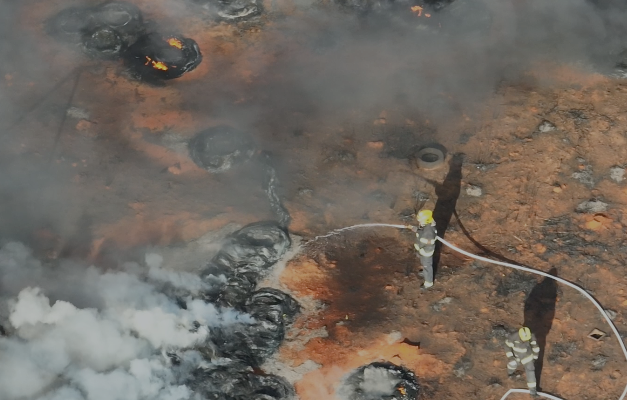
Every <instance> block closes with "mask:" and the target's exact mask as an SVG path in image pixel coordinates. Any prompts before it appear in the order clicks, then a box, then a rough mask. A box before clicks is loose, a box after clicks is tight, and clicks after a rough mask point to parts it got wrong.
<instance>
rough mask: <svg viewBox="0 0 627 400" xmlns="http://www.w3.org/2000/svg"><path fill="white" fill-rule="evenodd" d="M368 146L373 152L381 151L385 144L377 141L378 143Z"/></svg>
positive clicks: (370, 143) (371, 143) (369, 143)
mask: <svg viewBox="0 0 627 400" xmlns="http://www.w3.org/2000/svg"><path fill="white" fill-rule="evenodd" d="M366 145H367V146H368V147H369V148H371V149H373V150H381V149H382V148H383V146H384V145H385V143H383V142H382V141H381V140H377V141H376V142H368V143H366Z"/></svg>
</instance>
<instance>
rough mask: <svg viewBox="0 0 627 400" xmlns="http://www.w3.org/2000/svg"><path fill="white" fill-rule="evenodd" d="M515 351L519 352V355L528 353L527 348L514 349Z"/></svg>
mask: <svg viewBox="0 0 627 400" xmlns="http://www.w3.org/2000/svg"><path fill="white" fill-rule="evenodd" d="M513 349H514V351H517V352H519V353H526V352H527V348H526V347H516V346H514V347H513Z"/></svg>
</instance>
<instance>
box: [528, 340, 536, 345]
mask: <svg viewBox="0 0 627 400" xmlns="http://www.w3.org/2000/svg"><path fill="white" fill-rule="evenodd" d="M529 343H531V345H532V346H535V345H536V344H538V343H537V342H536V341H535V340H532V341H531V342H529Z"/></svg>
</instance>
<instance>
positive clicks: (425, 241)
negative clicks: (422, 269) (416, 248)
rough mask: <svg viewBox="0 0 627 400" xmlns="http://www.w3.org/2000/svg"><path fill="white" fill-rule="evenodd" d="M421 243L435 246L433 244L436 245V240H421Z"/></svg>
mask: <svg viewBox="0 0 627 400" xmlns="http://www.w3.org/2000/svg"><path fill="white" fill-rule="evenodd" d="M420 243H425V244H433V243H435V240H433V239H425V238H420Z"/></svg>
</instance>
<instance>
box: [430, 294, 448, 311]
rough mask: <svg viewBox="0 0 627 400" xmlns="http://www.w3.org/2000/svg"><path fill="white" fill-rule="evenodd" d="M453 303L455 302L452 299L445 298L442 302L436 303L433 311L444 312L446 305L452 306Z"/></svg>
mask: <svg viewBox="0 0 627 400" xmlns="http://www.w3.org/2000/svg"><path fill="white" fill-rule="evenodd" d="M451 301H453V298H452V297H445V298H443V299H442V300H439V301H437V302H435V303H434V304H433V305H432V306H431V308H432V309H433V311H436V312H440V311H442V308H443V306H445V305H446V304H450V303H451Z"/></svg>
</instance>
